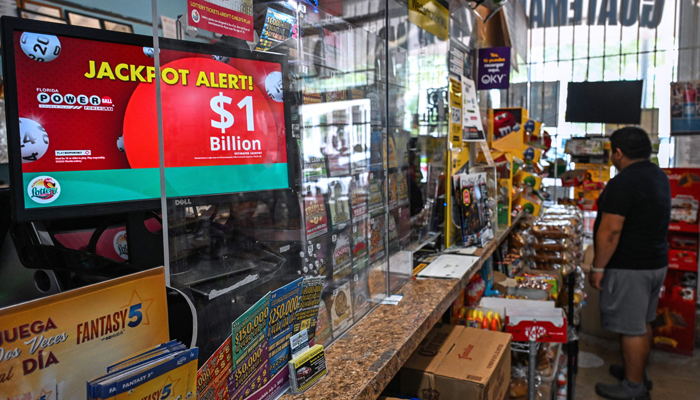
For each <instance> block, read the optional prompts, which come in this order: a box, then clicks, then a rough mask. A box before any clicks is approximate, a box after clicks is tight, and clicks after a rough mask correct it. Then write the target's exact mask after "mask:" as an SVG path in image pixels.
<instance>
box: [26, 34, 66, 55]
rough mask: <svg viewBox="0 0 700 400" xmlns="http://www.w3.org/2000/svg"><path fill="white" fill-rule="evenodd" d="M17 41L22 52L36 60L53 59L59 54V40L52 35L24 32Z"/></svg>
mask: <svg viewBox="0 0 700 400" xmlns="http://www.w3.org/2000/svg"><path fill="white" fill-rule="evenodd" d="M19 42H20V47H21V48H22V51H23V52H24V54H26V55H27V57H29V58H31V59H32V60H34V61H37V62H49V61H53V60H55V59H56V58H57V57H58V55H59V54H61V41H60V40H58V38H57V37H56V36H54V35H45V34H43V33H32V32H24V33H22V36H21V37H20V39H19Z"/></svg>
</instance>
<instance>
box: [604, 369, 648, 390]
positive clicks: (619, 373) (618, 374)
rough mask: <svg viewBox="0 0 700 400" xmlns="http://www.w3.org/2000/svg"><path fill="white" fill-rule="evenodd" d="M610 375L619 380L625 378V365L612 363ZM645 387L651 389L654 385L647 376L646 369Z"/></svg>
mask: <svg viewBox="0 0 700 400" xmlns="http://www.w3.org/2000/svg"><path fill="white" fill-rule="evenodd" d="M610 375H612V376H614V377H615V378H617V380H619V381H621V380H624V379H625V367H623V366H622V365H620V364H612V365H611V366H610ZM644 387H645V388H647V390H651V389H652V388H653V387H654V384H653V383H652V382H651V380H650V379H649V377H648V376H647V372H646V371H644Z"/></svg>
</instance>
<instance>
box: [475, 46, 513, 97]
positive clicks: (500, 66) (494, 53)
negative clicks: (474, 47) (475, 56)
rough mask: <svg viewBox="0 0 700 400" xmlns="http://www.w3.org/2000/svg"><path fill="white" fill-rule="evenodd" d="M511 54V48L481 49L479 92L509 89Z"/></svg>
mask: <svg viewBox="0 0 700 400" xmlns="http://www.w3.org/2000/svg"><path fill="white" fill-rule="evenodd" d="M510 53H511V50H510V47H491V48H488V49H479V61H478V66H479V67H478V76H479V90H488V89H508V86H509V85H510Z"/></svg>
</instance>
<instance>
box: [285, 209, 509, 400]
mask: <svg viewBox="0 0 700 400" xmlns="http://www.w3.org/2000/svg"><path fill="white" fill-rule="evenodd" d="M517 222H518V219H515V220H514V221H513V224H512V225H511V227H510V228H508V229H506V230H504V231H502V232H500V233H499V234H498V235H497V236H496V238H495V239H493V240H491V241H490V242H489V243H488V244H487V245H486V246H485V247H484V248H481V249H478V250H477V252H476V254H475V255H476V256H479V257H480V259H479V261H478V262H477V263H475V264H474V265H473V266H472V268H471V269H470V270H469V272H468V273H467V274H465V275H464V276H463V277H462V278H461V279H412V280H410V281H409V282H408V283H406V284H405V285H404V286H403V287H402V288H401V289H400V290H399V291H398V294H402V295H403V299H402V300H401V301H400V302H399V304H398V305H396V306H394V305H380V306H378V307H376V308H375V309H374V310H373V311H372V312H371V313H369V314H368V315H367V316H366V317H365V318H364V319H362V320H361V321H360V322H359V323H357V324H356V325H355V326H354V327H353V328H352V329H350V330H349V331H348V332H347V333H346V334H345V335H343V336H342V337H341V338H340V339H338V340H337V341H336V342H335V343H334V344H333V345H332V346H330V347H329V348H328V350H326V361H327V365H328V376H326V377H325V378H324V379H322V380H321V381H320V382H319V383H318V384H316V385H315V386H313V387H312V388H310V389H309V390H308V391H306V392H305V393H303V394H301V395H297V396H293V395H290V394H287V395H284V396H283V397H282V399H284V400H292V399H305V400H315V399H318V400H321V399H362V400H365V399H376V398H377V397H378V396H379V395H380V394H381V393H382V391H383V390H384V388H385V387H386V386H387V385H388V384H389V382H390V381H391V379H392V378H393V377H394V375H396V373H397V372H398V371H399V369H400V368H401V367H402V366H403V364H404V363H405V362H406V360H408V358H409V357H410V356H411V354H412V353H413V351H414V350H415V349H416V348H417V347H418V345H419V344H420V342H421V341H422V340H423V339H424V338H425V336H426V335H427V334H428V332H430V330H431V329H432V328H433V326H434V325H435V323H437V322H438V321H439V320H440V318H441V317H442V315H443V314H444V313H445V311H446V310H447V309H448V308H449V306H450V305H451V304H452V302H453V301H454V300H455V299H456V298H457V296H458V295H459V293H460V292H461V291H462V290H463V289H464V288H465V287H466V286H467V283H468V282H469V279H471V277H472V275H473V274H474V273H475V272H476V271H478V270H479V269H480V268H481V267H482V265H483V264H484V261H485V260H487V259H488V258H489V257H490V256H491V254H493V252H494V251H495V250H496V248H497V247H498V246H499V245H500V244H501V243H502V242H503V240H505V238H506V237H508V235H509V234H510V232H511V230H512V228H513V226H515V225H516V224H517Z"/></svg>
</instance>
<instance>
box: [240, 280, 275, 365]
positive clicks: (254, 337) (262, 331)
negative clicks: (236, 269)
mask: <svg viewBox="0 0 700 400" xmlns="http://www.w3.org/2000/svg"><path fill="white" fill-rule="evenodd" d="M269 319H270V293H268V294H266V295H265V296H263V297H262V298H261V299H260V300H258V302H257V303H255V305H253V307H251V308H249V309H248V311H246V312H245V313H243V315H241V316H240V317H238V319H237V320H235V321H234V322H233V324H231V330H232V333H231V349H232V353H233V354H232V356H233V369H234V370H235V369H237V368H238V366H239V365H241V363H242V362H243V361H244V360H245V359H246V358H247V357H248V356H249V355H250V354H251V353H253V352H255V351H256V349H257V348H258V347H259V346H260V345H261V343H262V342H264V341H265V340H267V334H268V321H269Z"/></svg>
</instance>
